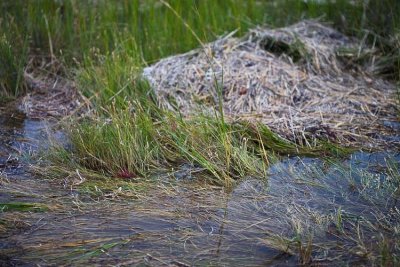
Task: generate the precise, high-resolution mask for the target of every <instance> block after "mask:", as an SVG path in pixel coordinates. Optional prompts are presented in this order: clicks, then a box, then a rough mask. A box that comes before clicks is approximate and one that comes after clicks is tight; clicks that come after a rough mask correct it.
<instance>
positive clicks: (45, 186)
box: [0, 111, 400, 266]
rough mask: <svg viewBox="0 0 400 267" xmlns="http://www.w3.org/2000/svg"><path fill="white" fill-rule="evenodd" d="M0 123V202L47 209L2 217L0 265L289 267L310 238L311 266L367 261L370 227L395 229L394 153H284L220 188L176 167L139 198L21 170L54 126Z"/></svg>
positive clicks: (16, 119) (12, 118) (14, 119)
mask: <svg viewBox="0 0 400 267" xmlns="http://www.w3.org/2000/svg"><path fill="white" fill-rule="evenodd" d="M0 125H1V126H0V173H1V177H2V178H1V180H0V193H1V194H0V202H1V203H13V202H27V203H28V202H29V203H42V204H46V205H47V206H48V207H49V210H48V211H44V212H18V211H8V212H1V213H0V220H1V222H2V225H5V227H4V229H3V231H1V230H2V228H0V238H1V242H0V265H6V266H8V265H18V266H31V265H32V266H33V265H38V264H39V265H41V266H58V265H82V266H87V265H99V266H104V265H117V266H135V265H139V266H148V265H149V266H164V265H165V266H192V265H194V266H203V265H207V266H208V265H211V266H265V265H273V266H288V265H289V266H290V265H292V266H295V265H298V264H299V261H301V257H299V256H298V253H297V252H298V251H296V249H297V248H299V249H300V248H301V247H302V246H304V244H305V243H306V242H307V240H308V238H312V243H313V252H312V263H314V264H319V263H320V264H323V265H335V264H337V263H338V262H342V263H343V264H350V265H352V264H353V265H360V264H361V265H369V264H370V263H371V261H372V258H371V257H370V256H365V255H361V254H360V251H361V252H362V250H360V248H359V246H360V244H365V247H366V248H369V247H372V246H373V245H374V244H375V243H377V242H378V243H379V242H380V241H379V240H380V239H379V236H377V234H376V233H378V232H379V234H380V235H382V236H387V238H388V239H390V238H393V239H394V240H396V238H397V237H398V236H396V234H395V235H394V236H393V233H392V232H390V231H383V230H382V231H377V230H376V229H378V226H379V227H380V225H381V224H382V225H383V223H382V222H385V223H388V224H391V225H400V215H399V214H400V213H398V212H397V211H398V210H399V209H400V205H399V203H398V202H397V199H398V196H397V195H396V194H394V193H395V191H393V189H392V187H390V186H389V185H392V184H391V183H389V182H387V179H389V178H388V177H391V176H389V175H388V174H387V172H386V170H387V169H388V165H390V164H397V163H398V162H399V161H400V155H399V154H396V153H391V154H388V153H383V152H380V153H365V152H357V153H354V154H352V155H351V156H350V157H349V158H347V159H344V160H341V161H328V160H326V159H315V158H299V157H292V158H286V159H283V160H281V161H278V162H276V163H274V164H273V165H272V166H271V167H270V168H269V170H268V175H267V177H264V178H262V179H260V178H258V179H256V178H252V177H248V178H247V179H244V180H243V181H241V182H239V183H238V185H237V186H235V187H234V188H233V189H232V190H230V191H226V190H224V189H222V188H218V187H211V186H204V185H203V186H199V184H198V183H196V182H195V177H192V176H191V174H190V172H188V174H187V176H189V175H190V177H188V178H190V179H185V177H184V176H185V175H186V174H185V173H186V172H185V170H186V169H187V168H189V167H190V166H189V167H188V166H184V167H183V169H182V171H180V172H178V173H177V175H175V176H172V178H168V179H167V178H164V179H161V180H159V181H158V184H156V185H155V186H152V187H149V189H148V190H147V192H145V193H143V194H142V195H141V196H140V197H138V198H126V197H118V196H113V197H96V196H93V195H91V194H88V193H85V192H84V191H82V190H80V187H79V186H66V183H65V181H64V180H63V179H54V180H51V179H45V178H43V177H40V175H33V174H31V173H29V172H28V165H29V164H35V161H37V160H38V151H39V150H43V149H46V148H47V147H48V145H49V143H48V142H47V141H46V140H48V138H47V133H49V132H50V133H52V135H54V136H55V137H56V139H58V140H65V136H63V135H62V133H61V132H57V131H50V130H46V128H48V127H46V125H47V123H45V122H43V121H34V120H29V119H26V118H25V117H24V116H23V115H22V114H19V113H17V112H13V111H9V112H7V113H3V115H2V116H0ZM39 155H40V154H39ZM389 159H390V162H389ZM396 166H397V165H396ZM376 184H379V186H376ZM377 188H379V190H377ZM393 192H394V193H393ZM377 216H381V217H379V218H377ZM377 221H379V223H377ZM370 225H372V226H370ZM374 229H375V230H374ZM357 231H358V233H360V231H361V232H362V237H359V239H360V240H358V239H355V238H354V237H355V236H357ZM343 233H344V234H343ZM391 235H392V236H391ZM397 235H398V234H397ZM390 236H391V237H390ZM378 239H379V240H378ZM293 243H294V244H295V245H294V246H293V245H292V244H293ZM299 244H300V245H299ZM314 247H315V249H314ZM371 250H372V249H371ZM394 252H398V251H396V250H395V251H394ZM377 257H379V256H377Z"/></svg>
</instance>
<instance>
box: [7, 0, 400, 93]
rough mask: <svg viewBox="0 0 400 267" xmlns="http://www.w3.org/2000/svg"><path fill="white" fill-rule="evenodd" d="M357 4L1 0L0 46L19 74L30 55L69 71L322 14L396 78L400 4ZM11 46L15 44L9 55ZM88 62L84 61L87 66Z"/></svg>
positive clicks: (146, 58) (156, 55)
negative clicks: (372, 51)
mask: <svg viewBox="0 0 400 267" xmlns="http://www.w3.org/2000/svg"><path fill="white" fill-rule="evenodd" d="M353 2H354V3H353ZM353 2H351V1H347V0H340V1H325V2H324V3H318V1H306V2H305V1H294V0H282V1H256V0H249V1H241V0H218V1H213V0H205V1H194V0H193V1H181V0H170V1H165V2H164V1H156V0H150V1H139V0H134V1H127V0H125V1H119V2H118V3H114V2H110V1H103V0H102V1H96V2H90V1H89V2H88V1H53V0H44V1H29V2H28V3H26V2H25V1H22V0H18V1H2V3H1V4H0V7H1V8H0V15H1V18H2V19H1V21H0V30H1V32H2V41H1V46H0V47H1V53H2V58H3V59H6V60H5V62H2V63H4V64H2V67H3V68H5V67H7V68H17V71H16V73H22V71H23V69H24V68H25V67H26V65H28V64H30V63H29V62H30V61H29V57H28V55H29V56H30V57H31V56H35V57H39V58H43V59H46V60H48V61H53V60H56V59H58V60H59V61H60V62H64V64H65V65H66V66H65V67H66V68H65V70H66V71H67V72H71V71H72V72H73V69H75V68H81V67H83V68H86V67H87V65H88V64H89V65H92V64H95V65H96V66H97V67H99V68H101V67H102V65H101V62H97V61H96V58H97V57H98V55H101V56H103V57H107V58H109V59H110V60H111V58H112V57H113V53H114V52H115V51H125V52H126V53H127V55H129V56H130V57H132V56H133V58H135V63H133V64H132V62H126V64H132V65H133V66H135V67H143V66H144V65H146V64H149V63H152V62H154V61H156V60H158V59H160V58H162V57H165V56H169V55H172V54H176V53H181V52H185V51H188V50H191V49H193V48H195V47H198V46H199V45H200V44H199V41H201V42H204V43H206V42H209V41H211V40H214V39H215V38H216V37H217V36H218V35H221V34H223V33H226V32H231V31H233V30H236V29H237V30H238V32H237V34H238V35H241V34H243V33H245V32H246V31H247V29H248V28H250V27H254V26H255V25H260V24H268V25H270V26H285V25H288V24H291V23H294V22H296V21H298V20H300V19H305V18H322V19H323V20H325V21H329V22H332V23H333V24H334V26H335V27H336V28H339V30H341V31H342V32H345V33H346V34H350V35H356V36H358V37H360V38H363V37H365V41H366V42H370V43H374V44H375V46H376V47H377V48H378V49H380V51H381V54H380V56H379V57H374V58H375V61H376V59H377V58H378V60H377V61H378V63H377V64H376V65H377V67H378V68H377V71H378V72H383V73H386V74H387V75H389V76H390V75H391V76H392V77H398V75H399V72H398V71H399V60H398V59H399V54H398V51H399V49H398V48H399V40H398V35H399V33H398V29H399V26H400V22H399V17H398V16H397V14H398V13H399V10H400V7H399V3H398V2H397V1H394V0H385V1H379V3H378V2H376V1H368V4H367V5H363V4H361V3H358V2H356V1H353ZM360 2H361V1H360ZM7 44H12V46H13V47H12V53H11V54H10V51H8V45H7ZM10 55H12V56H10ZM15 59H17V62H15ZM371 60H372V59H371ZM83 62H85V63H86V64H84V65H83V66H82V63H83ZM8 73H12V72H8ZM61 74H62V73H61ZM7 75H8V74H7ZM12 75H14V74H12ZM63 75H65V73H64V74H63ZM15 80H16V79H15V78H13V79H12V80H11V81H12V82H11V81H8V82H7V88H6V90H11V92H13V91H14V90H17V88H19V89H18V90H19V91H23V90H22V88H23V86H22V83H17V85H15ZM20 82H21V81H20ZM120 89H121V88H119V89H118V90H120ZM118 90H117V91H118ZM107 91H108V89H107V88H97V89H96V92H97V93H99V94H102V93H104V94H105V95H107V94H108V92H107ZM127 91H128V90H124V92H127Z"/></svg>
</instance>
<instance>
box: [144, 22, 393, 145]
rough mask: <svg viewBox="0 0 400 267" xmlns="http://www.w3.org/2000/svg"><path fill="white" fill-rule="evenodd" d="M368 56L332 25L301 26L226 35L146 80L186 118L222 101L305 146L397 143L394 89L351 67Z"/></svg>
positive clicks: (169, 61)
mask: <svg viewBox="0 0 400 267" xmlns="http://www.w3.org/2000/svg"><path fill="white" fill-rule="evenodd" d="M370 51H372V50H371V49H369V50H368V49H367V47H365V45H363V44H360V42H359V41H358V40H355V39H353V38H349V37H346V36H344V35H343V34H341V33H339V32H338V31H336V30H334V29H332V28H330V27H327V26H324V25H322V24H320V23H318V22H316V21H303V22H300V23H297V24H295V25H292V26H289V27H286V28H280V29H275V30H271V29H266V28H256V29H254V30H251V31H250V32H249V33H248V34H247V35H246V36H245V37H243V38H240V39H238V38H233V37H231V35H228V36H225V37H223V38H221V39H218V40H217V41H215V42H212V43H209V44H205V45H203V46H202V47H201V48H199V49H196V50H193V51H190V52H188V53H186V54H182V55H177V56H172V57H168V58H165V59H162V60H160V61H159V62H158V63H156V64H154V65H152V66H149V67H147V68H145V69H144V72H143V76H144V77H145V78H146V79H147V80H148V81H149V83H150V85H151V86H152V88H153V89H154V91H155V92H156V95H157V97H158V100H159V102H160V104H161V105H162V106H163V107H165V108H168V109H175V110H179V111H180V112H181V113H183V114H193V113H195V112H197V111H199V110H210V111H211V110H213V109H214V108H215V107H216V106H218V105H219V104H220V103H221V102H222V105H223V110H224V112H225V115H227V116H228V117H232V118H234V119H238V118H239V119H246V120H257V121H262V122H263V123H265V124H267V125H268V126H270V127H271V128H272V129H273V130H275V131H277V132H278V133H280V134H281V135H283V136H285V137H286V138H289V139H291V140H295V141H296V142H299V143H303V144H304V143H305V144H307V142H308V141H309V140H312V139H314V138H317V139H318V138H322V139H328V140H331V141H337V142H341V144H344V145H350V144H351V145H358V144H364V146H365V144H366V143H367V142H368V144H370V146H379V145H385V146H392V145H396V144H398V141H395V142H393V141H389V139H388V138H386V137H385V136H390V135H394V133H393V132H391V129H390V128H389V127H386V126H385V125H388V123H385V125H384V121H396V120H397V117H396V116H397V114H396V112H397V106H396V104H397V103H396V86H395V85H394V84H393V83H391V82H389V81H386V80H383V79H380V78H378V77H373V76H372V74H371V73H370V72H369V71H368V69H372V68H371V66H368V67H363V66H360V65H357V64H355V63H354V62H355V61H357V60H360V58H361V55H364V54H367V53H369V52H370ZM219 96H221V97H220V98H219ZM220 100H222V101H221V102H219V101H220ZM307 140H308V141H307ZM390 142H393V143H390ZM396 142H397V143H396Z"/></svg>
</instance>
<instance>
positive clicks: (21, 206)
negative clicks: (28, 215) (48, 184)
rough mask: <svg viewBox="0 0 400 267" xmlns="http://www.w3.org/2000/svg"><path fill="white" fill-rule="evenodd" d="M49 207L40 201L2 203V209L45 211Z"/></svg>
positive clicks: (0, 207)
mask: <svg viewBox="0 0 400 267" xmlns="http://www.w3.org/2000/svg"><path fill="white" fill-rule="evenodd" d="M47 210H49V208H48V207H47V205H45V204H40V203H23V202H10V203H0V211H2V212H6V211H23V212H43V211H47Z"/></svg>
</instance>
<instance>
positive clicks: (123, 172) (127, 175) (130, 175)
mask: <svg viewBox="0 0 400 267" xmlns="http://www.w3.org/2000/svg"><path fill="white" fill-rule="evenodd" d="M115 176H116V177H118V178H124V179H131V178H134V177H136V174H135V173H133V172H130V171H129V170H127V169H122V170H120V171H118V172H117V173H116V174H115Z"/></svg>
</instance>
